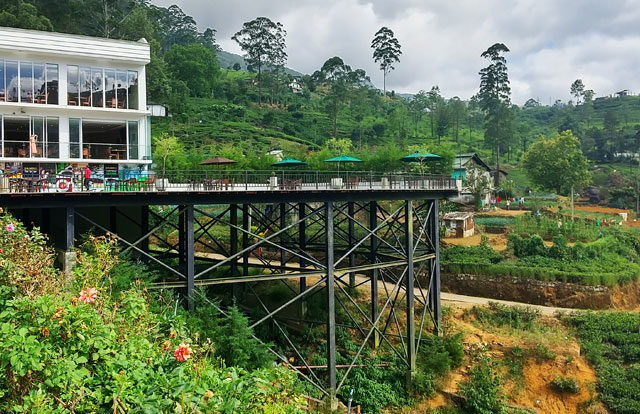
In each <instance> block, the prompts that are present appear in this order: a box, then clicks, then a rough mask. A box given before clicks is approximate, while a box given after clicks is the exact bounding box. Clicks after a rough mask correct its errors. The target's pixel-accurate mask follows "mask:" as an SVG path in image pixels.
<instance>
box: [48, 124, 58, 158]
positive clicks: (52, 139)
mask: <svg viewBox="0 0 640 414" xmlns="http://www.w3.org/2000/svg"><path fill="white" fill-rule="evenodd" d="M46 157H47V158H60V121H59V120H58V118H47V145H46Z"/></svg>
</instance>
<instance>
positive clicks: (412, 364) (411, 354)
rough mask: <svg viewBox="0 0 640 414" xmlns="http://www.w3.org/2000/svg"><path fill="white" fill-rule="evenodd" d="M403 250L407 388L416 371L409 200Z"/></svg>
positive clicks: (411, 208)
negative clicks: (405, 260) (405, 259)
mask: <svg viewBox="0 0 640 414" xmlns="http://www.w3.org/2000/svg"><path fill="white" fill-rule="evenodd" d="M404 233H405V252H406V256H407V272H406V277H405V281H406V283H405V290H406V296H407V362H408V363H409V367H408V368H409V369H408V371H407V389H409V390H411V389H412V382H413V376H414V375H415V373H416V337H415V335H416V333H415V326H414V314H413V311H414V308H413V306H414V303H413V302H414V299H415V298H414V291H413V287H414V284H415V280H414V274H413V272H414V269H413V205H412V203H411V200H407V201H406V202H405V215H404Z"/></svg>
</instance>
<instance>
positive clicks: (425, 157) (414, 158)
mask: <svg viewBox="0 0 640 414" xmlns="http://www.w3.org/2000/svg"><path fill="white" fill-rule="evenodd" d="M441 159H442V157H441V156H439V155H436V154H432V153H430V152H418V151H416V152H414V153H413V154H409V155H407V156H405V157H402V158H400V161H404V162H418V163H420V174H422V173H423V172H424V171H423V168H422V163H423V162H424V161H437V160H441Z"/></svg>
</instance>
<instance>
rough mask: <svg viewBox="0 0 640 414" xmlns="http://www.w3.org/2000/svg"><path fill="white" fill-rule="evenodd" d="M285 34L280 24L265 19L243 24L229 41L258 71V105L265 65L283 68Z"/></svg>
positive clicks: (285, 56) (260, 101) (248, 63)
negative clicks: (232, 41)
mask: <svg viewBox="0 0 640 414" xmlns="http://www.w3.org/2000/svg"><path fill="white" fill-rule="evenodd" d="M286 36H287V32H286V31H285V30H284V28H283V27H282V23H280V22H278V23H274V22H272V21H271V20H270V19H268V18H267V17H258V18H256V19H254V20H251V21H250V22H245V23H244V24H243V25H242V29H241V30H240V31H238V32H237V33H236V34H234V35H233V36H232V37H231V39H233V40H235V41H236V42H238V45H240V48H241V49H242V50H243V51H244V53H245V57H244V58H245V60H246V61H247V65H249V66H251V67H253V68H256V69H258V103H259V104H262V69H263V68H264V67H265V65H269V66H272V67H278V66H280V65H281V66H284V64H285V63H286V61H287V53H286V52H285V48H286V45H285V41H284V38H285V37H286Z"/></svg>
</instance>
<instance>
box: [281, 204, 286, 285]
mask: <svg viewBox="0 0 640 414" xmlns="http://www.w3.org/2000/svg"><path fill="white" fill-rule="evenodd" d="M285 227H287V204H286V203H280V230H282V229H284V228H285ZM286 244H287V232H284V231H283V232H282V234H280V245H281V246H285V245H286ZM285 253H286V252H285V251H284V249H283V248H280V272H281V273H283V272H284V271H285V267H286V264H287V256H286V254H285Z"/></svg>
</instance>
